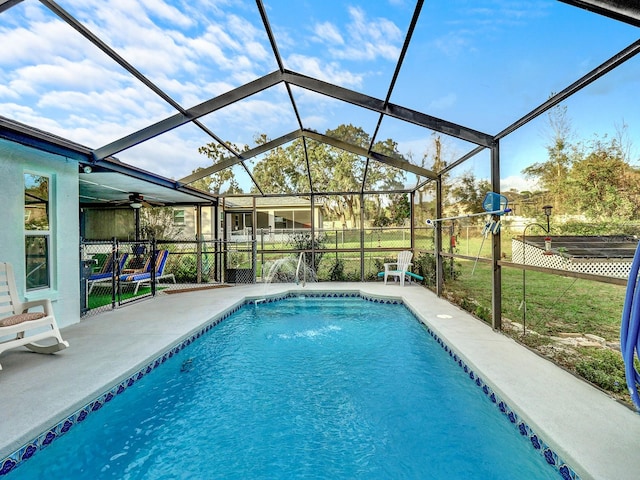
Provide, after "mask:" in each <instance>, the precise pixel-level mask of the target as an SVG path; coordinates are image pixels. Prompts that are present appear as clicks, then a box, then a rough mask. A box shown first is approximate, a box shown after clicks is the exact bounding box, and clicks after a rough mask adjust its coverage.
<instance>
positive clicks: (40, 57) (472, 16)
mask: <svg viewBox="0 0 640 480" xmlns="http://www.w3.org/2000/svg"><path fill="white" fill-rule="evenodd" d="M58 4H59V5H60V6H61V7H62V8H63V9H65V10H66V11H68V12H69V13H70V14H72V15H73V16H75V17H76V18H77V19H78V20H80V21H81V22H82V23H83V24H84V25H85V26H87V27H88V28H90V29H91V30H92V31H93V32H94V33H95V34H96V35H97V36H98V37H99V38H100V39H101V40H103V41H104V42H105V43H106V44H108V45H109V46H110V47H112V48H113V49H114V50H116V52H118V54H120V55H121V56H123V57H124V58H125V59H126V60H127V61H128V62H129V63H130V64H132V65H133V66H134V67H135V68H137V69H138V70H139V71H140V72H141V73H142V74H143V75H145V76H146V77H147V78H149V79H150V80H151V81H152V82H154V83H156V84H157V85H158V86H159V87H160V88H162V89H163V90H165V91H166V92H167V93H168V94H169V95H170V96H172V97H173V98H174V99H175V100H176V101H177V102H178V103H180V104H181V105H182V106H183V107H185V108H189V107H192V106H194V105H197V104H199V103H201V102H203V101H205V100H208V99H210V98H212V97H215V96H217V95H220V94H222V93H225V92H227V91H229V90H231V89H233V88H236V87H239V86H241V85H243V84H244V83H246V82H248V81H251V80H254V79H256V78H259V77H261V76H263V75H265V74H267V73H270V72H272V71H274V70H276V69H277V64H276V61H275V58H274V56H273V54H272V50H271V46H270V45H269V42H268V40H267V37H266V34H265V33H264V29H263V26H262V22H261V19H260V16H259V13H258V10H257V8H256V4H255V2H254V1H232V0H217V1H204V0H203V1H200V0H180V1H177V0H170V1H169V0H167V1H161V0H141V1H135V2H134V1H126V0H119V1H104V0H61V1H59V2H58ZM264 5H265V8H266V11H267V15H268V17H269V21H270V22H271V26H272V30H273V32H274V35H275V38H276V42H277V46H278V49H279V52H280V54H281V56H282V59H283V62H284V65H285V68H287V69H290V70H293V71H296V72H300V73H303V74H306V75H310V76H314V77H318V78H321V79H323V80H326V81H329V82H332V83H335V84H338V85H341V86H344V87H346V88H349V89H352V90H356V91H359V92H362V93H366V94H368V95H371V96H374V97H377V98H381V99H384V98H385V96H386V93H387V89H388V88H389V84H390V82H391V77H392V74H393V70H394V68H395V64H396V61H397V57H398V54H399V52H400V49H401V47H402V44H403V41H404V37H405V34H406V31H407V28H408V25H409V22H410V20H411V16H412V15H413V10H414V7H415V3H414V2H409V1H405V0H377V1H376V0H373V1H372V0H369V1H366V0H355V1H351V2H350V1H337V0H336V1H334V0H302V1H296V2H291V1H288V0H264ZM639 37H640V30H638V29H637V28H636V27H632V26H630V25H626V24H623V23H620V22H617V21H615V20H611V19H608V18H605V17H602V16H599V15H596V14H593V13H589V12H586V11H584V10H582V9H578V8H576V7H571V6H568V5H566V4H564V3H561V2H557V1H551V0H548V1H547V0H537V1H519V0H478V1H472V0H469V1H467V0H438V1H427V2H425V5H424V7H423V9H422V12H421V15H420V19H419V21H418V24H417V26H416V29H415V32H414V36H413V39H412V42H411V45H410V47H409V50H408V52H407V55H406V58H405V62H404V64H403V67H402V70H401V72H400V75H399V77H398V81H397V83H396V86H395V89H394V91H393V94H392V96H391V102H393V103H396V104H399V105H402V106H405V107H409V108H412V109H415V110H418V111H421V112H423V113H427V114H430V115H433V116H435V117H439V118H442V119H445V120H448V121H451V122H455V123H458V124H461V125H464V126H466V127H470V128H473V129H476V130H480V131H482V132H485V133H489V134H495V133H498V132H499V131H501V130H502V129H503V128H505V127H506V126H508V125H509V124H511V123H512V122H513V121H515V120H517V119H518V118H520V117H521V116H522V115H524V114H526V113H527V112H529V111H530V110H531V109H533V108H534V107H536V106H537V105H539V104H540V103H542V102H543V101H545V100H546V99H547V98H548V96H549V95H550V94H551V93H552V92H557V91H560V90H562V89H563V88H565V87H566V86H567V85H569V84H570V83H572V82H573V81H575V80H577V79H578V78H580V77H581V76H582V75H584V74H585V73H587V72H588V71H590V70H591V69H593V68H595V67H596V66H598V65H599V64H600V63H602V62H603V61H605V60H606V59H608V58H609V57H611V56H613V55H614V54H616V53H617V52H619V51H620V50H622V49H623V48H624V47H626V46H628V45H629V44H631V43H632V42H634V41H635V40H637V39H638V38H639ZM0 44H1V45H3V48H2V49H0V115H2V116H5V117H9V118H12V119H14V120H17V121H20V122H23V123H26V124H29V125H33V126H35V127H37V128H41V129H43V130H46V131H49V132H52V133H54V134H58V135H61V136H63V137H65V138H68V139H70V140H73V141H76V142H78V143H81V144H83V145H86V146H89V147H93V148H98V147H101V146H103V145H105V144H108V143H110V142H112V141H114V140H117V139H119V138H121V137H123V136H125V135H128V134H130V133H132V132H135V131H137V130H139V129H141V128H143V127H145V126H147V125H149V124H150V123H153V122H156V121H159V120H161V119H163V118H166V117H168V116H170V115H172V114H174V113H175V111H174V110H173V109H172V108H171V107H170V106H169V105H167V104H166V103H165V102H164V101H163V100H162V99H160V98H159V97H158V96H157V95H155V94H154V93H152V92H150V91H148V90H147V89H146V87H144V86H143V85H142V84H141V83H140V82H139V81H138V80H136V79H135V78H132V77H131V76H130V75H128V74H127V72H126V71H124V70H123V69H122V68H121V67H119V66H118V65H117V64H115V63H114V62H113V61H111V60H110V59H109V58H108V57H107V56H106V55H105V54H103V53H102V52H101V51H99V50H98V49H97V48H95V47H94V46H93V45H91V44H90V43H89V42H87V41H86V40H85V39H84V38H82V37H81V36H80V35H79V34H78V33H77V32H76V31H75V30H73V29H72V28H71V27H70V26H68V25H67V24H66V23H64V22H63V21H61V20H60V19H59V18H58V17H56V16H55V15H54V14H53V13H51V12H50V11H49V10H48V9H46V8H45V7H44V6H42V4H41V3H40V2H37V1H35V0H25V1H23V2H21V3H19V4H18V5H17V6H15V7H12V8H10V9H8V10H7V11H5V12H3V13H1V14H0ZM7 46H8V47H7ZM639 87H640V58H637V57H636V58H634V59H632V60H630V61H628V62H627V63H626V64H625V65H623V66H622V67H620V68H619V69H617V70H616V71H614V72H611V73H609V74H608V75H606V76H605V77H603V78H602V79H600V80H599V81H597V82H595V83H594V84H592V85H591V86H589V87H587V88H585V89H584V90H582V91H581V92H579V93H578V94H577V95H575V96H574V98H572V99H570V100H569V101H567V102H566V106H567V108H568V114H569V118H570V119H571V121H572V124H573V127H574V130H575V131H576V135H577V137H578V138H584V139H588V138H592V137H593V134H595V133H598V134H600V135H604V134H608V135H614V134H615V129H616V125H620V124H622V123H623V122H624V123H626V124H627V125H628V127H629V133H630V134H631V137H632V138H633V140H634V142H635V146H636V148H637V149H636V152H637V151H638V148H639V147H640V108H638V106H639V102H638V94H637V91H638V89H639ZM292 92H293V95H294V98H295V100H296V103H297V105H298V108H299V111H300V115H301V117H302V119H303V123H304V124H305V127H307V128H312V129H315V130H318V131H320V132H324V131H326V130H327V129H330V128H335V127H337V126H338V125H340V124H341V123H352V124H354V125H357V126H361V127H363V128H364V129H365V130H367V131H368V132H369V133H370V134H371V133H373V129H374V128H375V125H376V122H377V120H378V115H377V114H374V113H372V112H368V111H364V110H362V109H359V108H355V107H353V106H351V105H348V104H344V103H343V102H339V101H336V100H332V99H328V98H325V97H322V96H320V95H317V94H313V93H310V92H306V91H303V90H302V89H299V88H296V87H292ZM201 120H202V122H203V123H204V124H205V125H206V126H207V127H208V128H210V129H211V130H212V131H213V132H215V133H216V134H217V135H218V136H219V137H221V138H223V139H225V140H230V141H232V142H234V143H236V144H238V145H244V144H248V145H250V146H252V145H253V144H254V143H253V140H254V138H255V136H256V135H258V134H261V133H265V134H267V136H268V137H270V138H276V137H278V136H280V135H283V134H285V133H289V132H291V131H293V130H295V129H297V128H298V126H297V123H296V121H295V118H294V116H293V111H292V108H291V105H290V103H289V101H288V96H287V92H286V90H285V88H284V87H283V86H282V85H279V86H277V87H275V88H272V89H269V90H267V91H265V92H262V93H260V94H258V95H254V96H252V97H250V98H248V99H245V100H242V101H240V102H238V103H236V104H234V105H233V106H231V107H229V108H226V109H223V110H221V111H217V112H214V113H212V114H210V115H207V116H205V117H203V118H202V119H201ZM545 131H547V129H546V126H545V118H543V117H540V118H539V119H537V120H536V121H534V122H532V123H531V124H529V125H528V126H526V127H525V128H523V129H521V130H520V131H518V132H516V133H515V134H513V135H511V136H510V137H507V139H505V140H503V142H502V144H501V157H502V171H501V173H502V177H503V188H508V187H510V186H515V187H518V188H524V187H525V185H524V184H523V183H522V181H521V179H520V178H519V177H521V175H520V172H521V171H522V169H523V168H524V167H526V166H527V165H529V164H531V163H533V162H538V161H544V159H545V150H544V145H545V142H546V137H545ZM431 134H432V132H431V131H429V130H425V129H423V128H419V127H416V126H414V125H410V124H406V123H403V122H400V121H397V120H393V119H388V120H387V119H385V120H384V121H383V123H382V126H381V129H380V132H379V135H378V138H379V139H385V138H389V137H390V138H393V139H394V140H396V141H397V142H398V143H399V146H400V147H399V148H400V151H401V153H402V154H403V155H405V157H406V158H408V159H409V158H412V159H413V161H415V162H419V161H420V159H421V158H422V156H423V155H424V154H425V153H428V152H429V151H430V148H431V138H432V136H431ZM209 141H210V138H208V137H207V136H206V135H205V134H204V133H203V132H202V131H201V130H200V129H199V128H197V127H195V126H193V125H185V126H183V127H180V128H178V129H175V130H173V131H171V132H169V133H168V134H165V135H163V136H160V137H157V138H155V139H152V140H150V141H148V142H146V143H143V144H140V145H138V146H136V147H133V148H131V149H129V150H126V151H123V152H120V153H118V154H117V157H118V158H119V159H121V160H122V161H125V162H127V163H131V164H132V165H135V166H138V167H141V168H144V169H147V170H151V171H154V172H157V173H159V174H161V175H164V176H167V177H171V178H181V177H183V176H186V175H188V174H189V173H191V171H192V170H193V169H195V168H196V167H198V166H206V165H208V161H207V159H206V158H205V157H204V156H202V155H200V154H198V153H197V148H198V146H200V145H203V144H205V143H207V142H209ZM444 144H445V149H446V150H445V156H446V157H447V158H448V159H449V160H451V161H452V160H455V159H456V158H457V157H459V156H460V155H462V154H464V153H466V152H467V151H469V150H471V149H472V148H473V145H470V144H467V143H466V142H462V141H459V140H456V139H453V138H451V137H444ZM636 157H637V155H636ZM488 158H489V156H488V153H483V154H480V155H478V156H477V157H476V158H474V159H473V160H472V161H470V162H467V163H466V164H465V166H464V167H461V168H460V169H458V170H456V173H458V172H459V173H462V171H463V170H468V169H473V170H474V171H475V172H476V173H477V175H478V176H480V177H483V176H488V172H489V164H488ZM427 166H429V165H427ZM238 173H239V174H240V176H242V173H241V171H240V170H238ZM408 183H411V178H408Z"/></svg>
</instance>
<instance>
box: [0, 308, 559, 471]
mask: <svg viewBox="0 0 640 480" xmlns="http://www.w3.org/2000/svg"><path fill="white" fill-rule="evenodd" d="M45 477H46V478H65V479H81V478H86V479H98V478H104V479H106V478H114V479H216V478H220V479H222V478H224V479H232V478H238V479H256V478H264V479H277V478H286V479H290V478H308V479H334V478H342V479H356V478H363V479H365V478H366V479H376V478H379V479H396V478H403V479H405V478H406V479H427V478H428V479H444V478H446V479H483V480H484V479H514V478H527V479H546V478H549V479H551V478H560V477H559V475H558V472H557V470H555V469H553V468H552V467H550V466H548V465H547V464H546V462H545V459H544V458H543V457H542V456H541V455H540V454H539V453H537V452H535V451H534V450H533V448H532V446H531V444H530V442H529V438H528V437H526V436H523V435H520V434H519V433H518V431H517V429H516V428H515V427H514V425H513V424H511V423H510V422H509V420H508V419H507V417H506V416H505V415H503V414H502V413H501V412H500V411H499V409H498V408H497V407H496V405H494V404H492V402H491V401H490V400H489V398H488V397H487V396H486V395H484V394H483V393H482V391H481V390H480V389H479V388H477V387H475V386H474V384H473V382H472V381H470V380H469V378H468V376H467V375H465V374H464V372H463V371H462V369H461V368H460V367H459V366H458V364H457V363H456V362H454V361H452V359H451V358H450V356H449V355H447V354H446V353H445V352H444V350H443V349H442V348H441V347H440V345H438V344H437V343H436V342H435V341H434V340H433V338H432V337H431V336H429V334H428V333H427V331H426V329H425V328H424V327H423V326H422V325H421V324H420V323H419V322H418V321H417V320H416V319H415V317H413V315H412V314H411V313H410V312H409V311H408V310H407V309H406V308H405V307H403V306H400V305H385V304H377V303H375V304H374V303H371V302H367V301H366V300H363V299H360V298H338V299H326V298H322V299H319V298H291V299H286V300H282V301H278V302H273V303H260V304H258V305H257V306H253V305H247V306H245V307H243V308H242V309H240V310H239V311H238V312H236V313H235V314H233V315H232V316H231V317H229V318H228V319H226V320H224V321H223V322H222V323H220V324H219V325H218V326H216V327H215V328H213V329H212V330H211V331H210V332H209V333H207V334H206V335H205V336H204V337H203V338H201V339H200V340H198V341H196V342H194V343H193V344H192V345H190V346H189V347H187V348H185V349H183V350H182V351H180V352H179V353H178V354H176V355H174V356H173V358H171V359H170V360H169V361H167V363H166V364H165V365H162V366H161V367H160V368H157V369H155V370H153V371H152V372H151V373H150V374H148V375H146V376H145V377H143V378H142V379H141V380H140V381H138V382H136V384H135V385H134V386H133V387H131V388H129V389H127V390H126V391H125V392H124V393H123V394H121V395H117V396H116V397H115V398H113V400H111V401H110V402H109V403H108V404H107V405H105V407H104V408H102V409H101V410H99V411H97V412H95V413H92V414H91V415H89V416H88V417H87V418H86V419H85V420H84V421H83V422H81V423H78V424H77V425H76V426H74V427H73V428H72V429H71V430H70V431H69V432H68V433H67V434H65V435H64V436H62V437H60V438H59V439H57V440H56V441H54V442H53V443H52V444H51V445H49V446H48V447H46V449H45V450H43V451H42V452H39V453H38V454H36V455H34V456H33V458H31V459H30V460H28V461H26V462H24V463H23V464H21V465H20V466H18V467H17V468H16V469H15V470H14V471H13V472H12V473H11V474H9V475H8V476H7V477H6V478H10V479H11V478H20V479H32V478H33V479H39V478H45Z"/></svg>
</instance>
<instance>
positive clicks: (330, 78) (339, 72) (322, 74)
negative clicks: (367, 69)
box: [287, 54, 362, 87]
mask: <svg viewBox="0 0 640 480" xmlns="http://www.w3.org/2000/svg"><path fill="white" fill-rule="evenodd" d="M287 64H288V65H290V66H291V67H292V69H293V70H296V71H298V72H300V73H304V74H305V75H309V76H311V77H315V78H318V79H320V80H325V81H327V82H332V83H336V84H338V85H343V86H351V87H359V86H361V85H362V75H360V74H356V73H352V72H350V71H348V70H344V69H341V68H340V66H339V64H338V63H335V62H331V63H328V64H324V63H323V62H322V61H321V60H320V59H319V58H316V57H306V56H303V55H298V54H294V55H291V56H290V57H289V58H288V59H287Z"/></svg>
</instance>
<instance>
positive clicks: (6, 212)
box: [0, 139, 80, 327]
mask: <svg viewBox="0 0 640 480" xmlns="http://www.w3.org/2000/svg"><path fill="white" fill-rule="evenodd" d="M25 173H35V174H40V175H46V176H49V177H50V179H51V186H50V192H49V197H50V222H51V240H50V242H51V245H50V262H51V287H50V288H46V289H41V290H32V291H30V292H28V293H26V294H25V291H26V286H25V241H24V174H25ZM0 205H2V207H1V208H0V225H2V228H0V261H5V262H10V263H11V264H12V265H13V268H14V270H15V274H16V283H17V287H18V291H19V294H20V295H21V296H22V297H23V298H26V299H27V300H34V299H38V298H49V299H50V300H51V302H52V304H53V309H54V312H55V315H56V320H57V321H58V325H59V326H60V327H64V326H65V325H70V324H73V323H77V322H79V321H80V306H79V301H78V299H79V296H80V280H79V253H78V245H79V225H78V222H79V220H78V218H79V216H78V162H77V161H76V160H70V159H67V158H66V157H64V156H60V155H55V154H51V153H46V152H43V151H40V150H36V149H33V148H30V147H26V146H23V145H21V144H18V143H14V142H10V141H8V140H4V139H0Z"/></svg>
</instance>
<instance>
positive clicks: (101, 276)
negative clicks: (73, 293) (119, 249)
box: [87, 252, 129, 294]
mask: <svg viewBox="0 0 640 480" xmlns="http://www.w3.org/2000/svg"><path fill="white" fill-rule="evenodd" d="M128 256H129V254H128V253H123V254H122V255H120V260H119V261H118V263H115V262H114V261H113V259H114V257H115V252H111V253H110V254H109V256H108V257H107V258H106V260H105V262H104V264H103V265H102V268H101V269H100V271H99V272H96V273H92V274H91V275H90V276H89V278H88V279H87V286H88V287H89V289H88V291H87V293H88V294H91V291H92V290H93V287H94V285H95V284H96V283H104V282H105V280H110V279H111V278H112V277H113V268H114V267H117V268H116V275H118V274H119V273H120V272H121V271H122V269H123V268H124V264H125V263H126V261H127V258H128Z"/></svg>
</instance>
